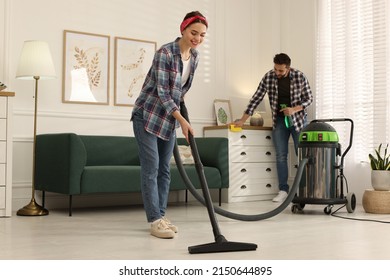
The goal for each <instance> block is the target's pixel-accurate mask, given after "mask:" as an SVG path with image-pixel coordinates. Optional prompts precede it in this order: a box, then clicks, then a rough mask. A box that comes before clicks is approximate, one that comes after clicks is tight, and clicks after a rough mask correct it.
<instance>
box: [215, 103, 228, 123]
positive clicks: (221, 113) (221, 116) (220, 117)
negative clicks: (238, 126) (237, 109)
mask: <svg viewBox="0 0 390 280" xmlns="http://www.w3.org/2000/svg"><path fill="white" fill-rule="evenodd" d="M214 110H215V115H216V118H217V125H227V124H229V123H230V122H232V110H231V107H230V100H224V99H216V100H214Z"/></svg>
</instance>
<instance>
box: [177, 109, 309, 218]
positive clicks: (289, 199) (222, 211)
mask: <svg viewBox="0 0 390 280" xmlns="http://www.w3.org/2000/svg"><path fill="white" fill-rule="evenodd" d="M180 112H181V114H182V116H183V117H184V118H185V119H186V120H187V121H188V122H190V121H189V117H188V111H187V108H186V106H185V103H184V102H181V104H180ZM189 142H190V143H189V144H190V147H191V150H192V154H193V156H194V160H195V164H197V163H199V164H200V165H201V160H200V157H199V153H198V148H197V146H196V142H195V140H194V137H193V136H192V135H189ZM173 155H174V157H175V161H176V165H177V167H178V170H179V173H180V175H181V177H182V179H183V181H184V183H185V184H186V186H187V189H188V190H189V191H190V192H191V194H192V195H193V196H194V197H195V198H196V199H197V200H198V201H199V202H200V203H202V204H203V205H204V206H207V205H206V202H205V199H204V198H203V197H202V196H201V195H200V194H199V193H198V192H197V190H196V188H195V187H194V185H193V184H192V182H191V180H190V179H189V178H188V175H187V173H186V171H185V169H184V167H183V163H182V161H181V159H180V154H179V148H178V146H177V143H176V144H175V147H174V150H173ZM307 162H308V159H307V158H303V159H302V160H301V161H300V163H299V166H298V170H297V174H296V176H295V179H294V183H293V185H292V187H291V190H290V192H289V194H288V195H287V198H286V199H285V200H284V201H283V202H282V203H281V204H280V205H279V206H278V207H276V208H275V209H273V210H271V211H269V212H266V213H261V214H254V215H246V214H238V213H233V212H229V211H227V210H225V209H223V208H220V207H218V206H214V210H215V212H216V213H218V214H220V215H222V216H224V217H227V218H230V219H234V220H240V221H259V220H265V219H268V218H271V217H273V216H276V215H278V214H279V213H280V212H282V211H283V210H284V209H285V208H286V207H287V206H288V205H289V204H290V203H291V202H292V200H293V199H294V197H295V194H296V192H297V190H298V186H299V182H300V181H301V177H302V173H303V170H304V168H305V166H306V164H307ZM201 167H202V166H201ZM198 175H199V176H202V177H203V178H200V182H201V184H202V188H204V186H203V184H207V182H206V179H205V178H204V177H205V176H204V173H199V172H198ZM207 188H208V187H207Z"/></svg>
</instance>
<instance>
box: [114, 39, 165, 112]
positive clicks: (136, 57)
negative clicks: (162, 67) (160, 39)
mask: <svg viewBox="0 0 390 280" xmlns="http://www.w3.org/2000/svg"><path fill="white" fill-rule="evenodd" d="M156 46H157V44H156V42H151V41H144V40H136V39H130V38H122V37H115V63H114V64H115V66H114V67H115V71H114V76H115V77H114V95H115V96H114V105H116V106H133V105H134V102H135V100H136V99H137V97H138V95H139V93H140V91H141V88H142V85H143V83H144V80H145V77H146V74H147V73H148V71H149V68H150V66H151V65H152V62H153V57H154V53H155V52H156Z"/></svg>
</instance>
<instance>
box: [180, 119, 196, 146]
mask: <svg viewBox="0 0 390 280" xmlns="http://www.w3.org/2000/svg"><path fill="white" fill-rule="evenodd" d="M179 123H180V127H181V131H182V132H183V135H184V137H185V138H186V139H187V142H188V143H190V138H189V134H190V133H191V135H192V136H194V129H193V128H192V126H191V125H190V124H189V122H187V120H186V119H184V118H183V119H182V120H181V121H180V122H179Z"/></svg>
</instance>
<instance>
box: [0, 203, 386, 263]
mask: <svg viewBox="0 0 390 280" xmlns="http://www.w3.org/2000/svg"><path fill="white" fill-rule="evenodd" d="M276 206H277V204H275V203H272V202H270V201H263V202H247V203H231V204H223V205H222V207H223V208H224V209H226V210H228V211H232V212H237V213H241V214H260V213H265V212H267V211H270V210H271V209H273V208H274V207H276ZM338 207H339V206H337V205H335V207H334V208H333V210H335V209H336V208H338ZM323 209H324V206H323V205H306V207H305V209H304V211H303V212H302V213H292V211H291V208H290V207H288V208H286V209H285V210H283V211H282V212H281V213H280V214H279V215H277V216H274V217H272V218H269V219H266V220H261V221H254V222H247V221H237V220H232V219H229V218H226V217H223V216H220V215H217V216H216V217H217V221H218V225H219V229H220V232H221V234H222V235H224V236H225V238H226V239H227V240H228V241H234V242H245V243H254V244H256V245H257V249H256V250H253V251H238V252H226V253H213V254H189V252H188V247H189V246H195V245H200V244H204V243H210V242H214V234H213V231H212V226H211V224H210V221H209V216H208V213H207V209H206V208H205V207H203V206H201V205H200V204H199V203H198V202H191V203H189V204H184V203H180V204H173V205H169V207H168V213H167V217H168V218H170V220H171V221H172V222H174V224H175V225H177V226H178V227H179V233H178V234H177V236H176V237H175V238H174V239H170V240H163V239H158V238H155V237H153V236H151V235H150V234H149V227H150V226H149V224H147V223H146V219H145V213H144V210H143V209H142V207H141V206H132V207H110V208H107V207H103V208H89V209H74V212H73V216H72V217H69V216H68V214H67V210H65V209H64V210H61V209H58V210H56V209H49V210H50V214H49V215H48V216H43V217H22V216H16V215H13V216H12V217H11V218H0V235H1V238H0V259H2V260H26V259H29V260H43V259H44V260H131V259H133V260H140V259H143V260H202V259H203V260H205V259H207V260H209V259H214V260H224V259H225V260H229V259H240V260H389V259H390V242H389V241H388V240H389V229H390V225H389V223H390V215H383V214H382V215H379V214H378V215H374V214H367V213H365V212H364V210H363V208H362V207H361V205H357V208H356V210H355V212H354V213H348V212H347V211H346V209H345V207H344V208H342V209H340V210H339V211H338V213H337V215H340V216H342V217H345V218H347V219H344V218H338V217H334V216H332V215H326V214H324V211H323ZM357 219H360V220H357ZM372 220H380V221H383V222H384V223H379V222H373V221H372Z"/></svg>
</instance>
